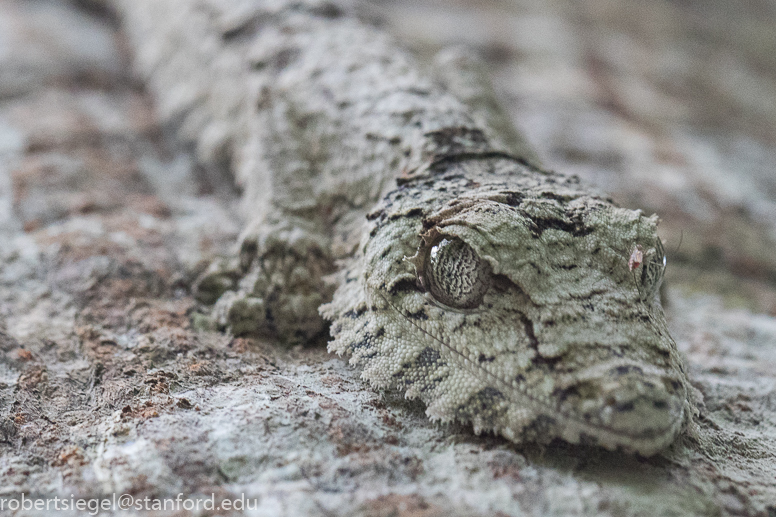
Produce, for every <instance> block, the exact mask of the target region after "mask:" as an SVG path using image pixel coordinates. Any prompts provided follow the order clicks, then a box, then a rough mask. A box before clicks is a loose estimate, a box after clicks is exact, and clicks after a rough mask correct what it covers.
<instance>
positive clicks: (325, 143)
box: [116, 0, 694, 455]
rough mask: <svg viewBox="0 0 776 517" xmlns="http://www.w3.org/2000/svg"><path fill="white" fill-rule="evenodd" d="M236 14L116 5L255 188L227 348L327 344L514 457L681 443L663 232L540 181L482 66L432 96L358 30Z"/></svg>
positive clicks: (290, 8) (191, 113)
mask: <svg viewBox="0 0 776 517" xmlns="http://www.w3.org/2000/svg"><path fill="white" fill-rule="evenodd" d="M238 3H239V9H238V8H237V4H234V5H232V2H226V3H224V2H221V1H215V0H202V1H198V2H194V1H192V0H166V1H165V2H158V1H157V0H131V1H130V0H126V1H121V0H118V1H117V2H116V5H117V8H118V11H119V12H120V14H121V15H122V17H123V21H124V25H125V27H126V29H127V32H128V33H129V35H130V38H131V40H132V41H133V42H134V45H135V48H136V54H137V63H138V69H139V70H140V71H141V73H143V74H144V75H145V77H146V79H147V81H148V83H149V86H150V88H151V90H152V91H153V92H154V93H155V95H156V97H157V99H158V105H159V112H160V114H161V116H162V118H163V119H165V120H168V121H169V122H170V123H174V124H175V125H176V127H177V128H178V129H179V134H180V135H181V137H182V138H183V139H185V140H189V141H191V142H193V144H194V145H195V148H196V150H197V153H198V156H199V158H200V160H202V161H203V162H204V163H206V164H207V163H223V162H227V163H228V164H229V166H230V168H231V169H232V170H233V171H235V176H236V179H237V182H238V183H239V184H240V185H241V186H242V187H243V189H244V196H243V199H244V206H245V219H246V225H245V227H246V229H245V231H244V234H243V236H242V239H241V243H242V247H241V253H240V259H239V261H235V263H234V264H232V265H231V266H228V267H215V266H214V268H212V269H211V270H210V271H208V272H207V274H205V275H204V276H203V277H202V278H201V279H200V282H199V295H200V298H201V299H203V300H204V299H208V300H209V301H211V302H212V301H215V300H216V299H217V301H216V303H215V307H216V309H215V310H216V314H217V315H218V319H219V321H220V323H221V324H222V325H223V326H225V327H229V328H231V329H232V331H233V332H235V333H243V332H271V333H272V334H274V335H276V336H278V337H279V338H280V339H282V340H285V341H303V340H307V339H310V338H311V337H313V336H315V335H317V334H319V333H320V332H321V331H324V330H325V329H326V325H327V322H328V324H329V325H330V331H331V336H332V340H331V342H330V343H329V350H330V351H332V352H334V353H337V354H341V355H347V356H349V357H350V362H351V364H353V365H357V366H359V367H361V368H362V369H363V373H362V377H363V378H364V379H365V380H367V381H369V382H370V383H371V384H372V385H373V386H374V387H376V388H386V389H399V390H402V391H403V392H404V393H405V394H406V396H407V397H408V398H419V399H421V400H422V401H423V402H424V403H425V404H426V407H427V414H428V416H429V417H430V418H432V419H434V420H441V421H443V422H449V421H453V420H458V421H463V422H470V423H471V424H472V425H473V428H474V431H475V432H476V433H480V432H483V431H492V432H495V433H498V434H500V435H502V436H504V437H506V438H507V439H509V440H512V441H514V442H517V443H522V442H526V441H531V442H543V443H546V442H549V441H551V440H552V439H555V438H561V439H563V440H566V441H568V442H571V443H585V444H597V445H599V446H602V447H604V448H607V449H618V448H619V449H622V450H625V451H629V452H635V453H639V454H642V455H652V454H655V453H657V452H659V451H661V450H662V449H664V448H665V447H667V446H668V445H669V444H671V443H672V442H673V441H674V440H675V438H676V437H677V435H678V434H680V433H681V432H682V430H683V429H686V428H687V426H688V425H689V423H690V422H691V415H692V413H693V412H694V408H693V405H692V403H691V401H690V396H689V394H690V390H691V388H690V385H689V383H688V381H687V378H686V375H685V373H684V368H683V366H682V360H681V358H680V355H679V353H678V351H677V348H676V344H675V342H674V341H673V339H672V338H671V336H670V334H669V332H668V330H667V327H666V322H665V317H664V314H663V309H662V307H661V305H660V301H659V299H658V297H657V296H656V293H657V291H658V288H659V285H660V282H661V280H662V277H663V271H664V268H665V257H664V255H663V249H662V246H661V244H660V240H659V238H658V237H657V234H656V226H657V222H658V220H657V217H656V216H650V217H648V216H645V215H643V214H642V213H641V212H640V211H637V210H636V211H634V210H627V209H623V208H619V207H617V206H615V205H614V204H612V203H611V202H610V201H609V200H607V199H606V198H604V197H601V196H599V195H597V194H595V193H594V192H593V191H592V190H591V189H590V188H588V187H586V186H584V185H582V184H581V183H580V182H579V180H578V179H577V178H575V177H566V176H564V175H562V174H558V173H555V172H551V171H547V170H544V169H543V168H542V167H541V166H540V165H538V161H537V160H536V159H535V158H534V156H533V154H532V153H531V152H530V151H529V150H528V148H527V147H526V146H525V144H524V143H523V142H522V140H521V139H520V138H519V136H517V135H515V134H514V133H513V132H511V130H510V129H508V127H507V126H508V124H506V125H505V124H504V117H503V115H499V114H498V110H497V109H495V108H494V104H493V103H492V102H490V100H489V99H492V97H490V96H489V95H487V94H483V93H481V92H482V91H483V89H482V84H485V83H484V82H483V81H481V80H480V79H478V76H477V74H476V73H475V72H472V70H473V68H472V67H467V66H465V63H464V64H463V65H461V66H459V67H458V70H459V72H453V73H447V74H445V73H442V74H438V75H437V77H438V79H432V78H430V77H429V76H427V75H425V74H424V73H423V72H421V71H420V67H419V66H418V64H417V63H416V62H415V61H414V59H413V58H412V57H411V56H410V55H408V54H407V53H406V52H404V51H402V50H401V49H400V48H399V47H398V46H397V45H396V43H395V42H394V41H393V40H392V39H391V38H390V37H389V36H387V35H385V34H384V33H382V32H380V31H379V30H378V29H376V28H375V27H374V26H372V25H370V24H369V23H367V22H365V21H363V20H361V19H359V10H358V8H357V7H353V6H351V5H350V4H347V5H340V4H337V5H335V4H332V3H330V2H315V1H308V2H288V1H280V0H278V1H272V2H270V1H266V2H260V1H255V2H252V1H243V2H238ZM362 18H363V17H362ZM442 61H444V59H443V60H442ZM447 61H448V64H450V63H449V62H453V64H455V61H456V59H448V60H447ZM459 61H460V60H459ZM464 61H465V60H464ZM458 64H459V65H460V64H461V63H458ZM448 70H449V68H448ZM637 251H638V254H636V252H637ZM634 257H636V259H634ZM319 311H320V314H321V315H322V316H323V318H321V317H320V316H319ZM324 318H325V320H324Z"/></svg>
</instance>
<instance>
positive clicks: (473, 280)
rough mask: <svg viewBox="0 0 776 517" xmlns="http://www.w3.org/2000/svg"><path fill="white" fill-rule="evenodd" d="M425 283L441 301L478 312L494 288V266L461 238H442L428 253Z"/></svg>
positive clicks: (457, 307)
mask: <svg viewBox="0 0 776 517" xmlns="http://www.w3.org/2000/svg"><path fill="white" fill-rule="evenodd" d="M424 276H425V282H424V284H426V285H427V286H428V289H429V291H431V294H432V295H433V296H434V298H436V299H437V301H439V302H441V303H443V304H445V305H448V306H450V307H453V308H456V309H474V308H475V307H477V306H478V305H480V303H482V298H483V297H484V296H485V293H486V292H487V291H488V288H489V287H490V279H491V269H490V264H488V263H487V262H485V261H484V260H482V259H481V258H480V256H479V255H477V253H475V251H474V250H473V249H472V247H471V246H469V245H468V244H466V243H465V242H463V241H462V240H460V239H442V240H440V241H439V242H438V243H437V244H435V245H434V246H431V248H430V249H429V251H428V257H427V259H426V268H425V272H424Z"/></svg>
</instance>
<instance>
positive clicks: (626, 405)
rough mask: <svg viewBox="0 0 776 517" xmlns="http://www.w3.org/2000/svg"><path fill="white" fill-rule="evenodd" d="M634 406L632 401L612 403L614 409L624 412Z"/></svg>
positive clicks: (631, 409)
mask: <svg viewBox="0 0 776 517" xmlns="http://www.w3.org/2000/svg"><path fill="white" fill-rule="evenodd" d="M635 407H636V406H635V405H634V404H633V401H628V402H622V403H620V404H615V405H614V409H615V411H618V412H620V413H625V412H627V411H633V409H634V408H635Z"/></svg>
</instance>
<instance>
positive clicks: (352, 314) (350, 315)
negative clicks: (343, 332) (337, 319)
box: [343, 309, 366, 320]
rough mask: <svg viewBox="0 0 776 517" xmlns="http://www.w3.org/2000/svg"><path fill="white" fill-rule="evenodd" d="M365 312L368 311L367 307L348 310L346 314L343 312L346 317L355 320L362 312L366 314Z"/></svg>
mask: <svg viewBox="0 0 776 517" xmlns="http://www.w3.org/2000/svg"><path fill="white" fill-rule="evenodd" d="M364 312H366V310H365V309H357V310H354V311H348V312H346V313H345V314H343V316H345V317H346V318H350V319H352V320H354V319H357V318H358V317H359V316H361V315H362V314H364Z"/></svg>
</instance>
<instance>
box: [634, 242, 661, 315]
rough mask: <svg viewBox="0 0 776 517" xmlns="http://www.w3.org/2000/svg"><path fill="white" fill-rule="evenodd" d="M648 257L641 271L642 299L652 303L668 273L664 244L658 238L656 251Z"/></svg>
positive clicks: (645, 258) (652, 251)
mask: <svg viewBox="0 0 776 517" xmlns="http://www.w3.org/2000/svg"><path fill="white" fill-rule="evenodd" d="M650 251H651V253H649V255H648V256H646V257H644V266H643V268H642V270H641V286H642V290H641V293H640V294H641V298H642V300H643V301H645V302H646V301H650V300H653V299H654V298H655V295H656V294H657V292H658V291H659V290H660V284H662V283H663V275H664V274H665V271H666V255H665V250H664V249H663V243H662V241H661V240H660V239H659V238H658V239H657V243H656V245H655V249H654V250H650Z"/></svg>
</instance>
